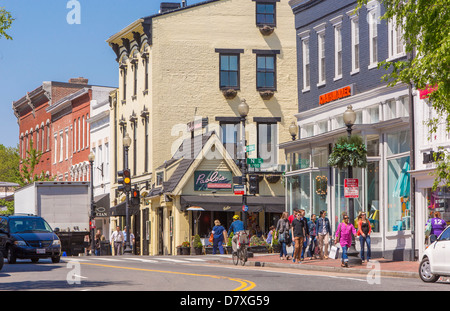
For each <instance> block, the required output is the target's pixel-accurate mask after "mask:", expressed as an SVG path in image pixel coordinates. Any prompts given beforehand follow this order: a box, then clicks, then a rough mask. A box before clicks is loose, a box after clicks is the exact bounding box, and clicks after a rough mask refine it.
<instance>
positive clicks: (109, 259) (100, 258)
mask: <svg viewBox="0 0 450 311" xmlns="http://www.w3.org/2000/svg"><path fill="white" fill-rule="evenodd" d="M94 258H95V259H94ZM91 259H94V260H104V261H123V259H113V258H103V257H91Z"/></svg>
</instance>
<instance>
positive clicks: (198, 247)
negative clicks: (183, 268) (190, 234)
mask: <svg viewBox="0 0 450 311" xmlns="http://www.w3.org/2000/svg"><path fill="white" fill-rule="evenodd" d="M192 244H193V246H194V249H195V255H201V254H202V250H203V244H202V241H201V239H200V236H199V235H198V234H196V235H195V236H194V241H193V243H192Z"/></svg>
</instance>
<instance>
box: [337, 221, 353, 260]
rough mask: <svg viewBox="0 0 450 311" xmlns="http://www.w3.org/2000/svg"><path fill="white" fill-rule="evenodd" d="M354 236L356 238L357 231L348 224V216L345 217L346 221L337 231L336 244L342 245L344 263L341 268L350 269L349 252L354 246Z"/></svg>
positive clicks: (340, 224)
mask: <svg viewBox="0 0 450 311" xmlns="http://www.w3.org/2000/svg"><path fill="white" fill-rule="evenodd" d="M352 234H353V235H354V236H356V229H355V227H353V225H352V224H351V223H349V222H348V216H347V215H344V221H343V222H341V223H339V225H338V228H337V230H336V244H337V243H339V244H341V247H342V263H341V267H345V268H348V255H347V251H348V249H349V248H350V245H352Z"/></svg>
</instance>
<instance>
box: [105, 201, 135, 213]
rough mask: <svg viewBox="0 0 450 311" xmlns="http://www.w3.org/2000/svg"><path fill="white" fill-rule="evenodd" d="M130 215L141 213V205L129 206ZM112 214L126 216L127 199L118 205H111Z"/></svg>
mask: <svg viewBox="0 0 450 311" xmlns="http://www.w3.org/2000/svg"><path fill="white" fill-rule="evenodd" d="M128 208H129V210H128V213H129V215H139V207H132V206H131V205H129V206H128ZM110 215H111V216H126V215H127V211H126V204H125V201H124V202H122V203H120V204H117V205H116V206H113V207H111V214H110Z"/></svg>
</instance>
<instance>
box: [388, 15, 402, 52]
mask: <svg viewBox="0 0 450 311" xmlns="http://www.w3.org/2000/svg"><path fill="white" fill-rule="evenodd" d="M388 32H389V35H388V37H389V58H395V57H401V56H404V55H405V44H404V42H403V37H402V27H401V25H398V26H397V23H396V22H395V21H392V20H390V21H389V22H388Z"/></svg>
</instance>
